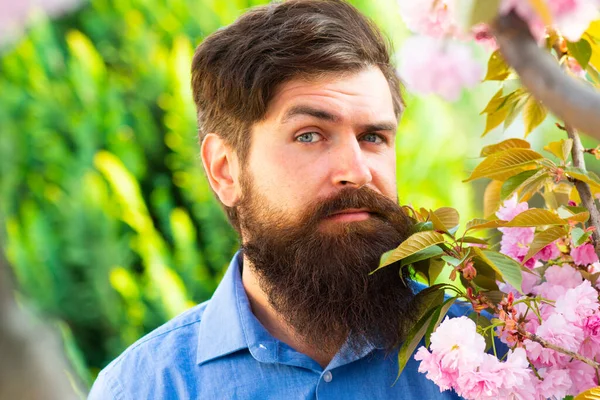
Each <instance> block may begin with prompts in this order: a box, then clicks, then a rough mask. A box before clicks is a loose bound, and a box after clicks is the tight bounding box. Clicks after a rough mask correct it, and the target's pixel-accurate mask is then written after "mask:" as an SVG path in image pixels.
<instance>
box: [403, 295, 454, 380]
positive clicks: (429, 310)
mask: <svg viewBox="0 0 600 400" xmlns="http://www.w3.org/2000/svg"><path fill="white" fill-rule="evenodd" d="M436 286H437V285H436ZM432 288H433V287H431V288H427V289H432ZM427 289H424V290H422V291H421V292H419V293H417V295H416V297H415V300H414V301H416V302H417V304H419V308H420V310H423V312H422V313H420V314H421V315H422V317H421V318H419V321H418V322H417V323H416V324H415V325H414V326H413V327H412V328H411V329H410V331H409V332H408V335H407V336H406V339H405V340H404V342H403V343H402V346H400V350H399V351H398V377H397V378H396V380H398V378H400V375H401V374H402V371H403V370H404V367H406V363H407V362H408V360H409V359H410V357H411V356H412V354H413V353H414V351H415V349H416V348H417V346H418V345H419V343H420V342H421V339H423V336H425V332H426V331H427V327H428V326H429V322H430V321H431V318H432V316H433V313H434V312H435V309H436V308H437V307H438V306H439V305H440V304H442V302H443V301H444V291H443V289H439V288H437V289H434V290H427Z"/></svg>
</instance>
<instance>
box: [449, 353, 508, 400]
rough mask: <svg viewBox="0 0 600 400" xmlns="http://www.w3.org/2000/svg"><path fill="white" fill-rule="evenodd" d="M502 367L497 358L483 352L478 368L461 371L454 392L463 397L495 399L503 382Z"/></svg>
mask: <svg viewBox="0 0 600 400" xmlns="http://www.w3.org/2000/svg"><path fill="white" fill-rule="evenodd" d="M502 367H503V364H502V363H501V362H500V361H499V360H498V358H496V357H495V356H492V355H491V354H485V355H484V358H483V362H482V363H481V364H480V365H479V367H478V368H476V369H470V370H467V371H461V374H460V376H459V377H458V379H457V381H456V392H457V393H458V394H459V395H460V396H462V397H464V398H465V399H497V398H498V395H499V391H500V388H501V387H502V384H503V382H502V378H503V376H502V375H501V374H500V372H501V370H502Z"/></svg>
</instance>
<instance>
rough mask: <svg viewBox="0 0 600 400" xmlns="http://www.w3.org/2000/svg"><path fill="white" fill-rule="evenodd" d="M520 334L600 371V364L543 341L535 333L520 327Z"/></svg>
mask: <svg viewBox="0 0 600 400" xmlns="http://www.w3.org/2000/svg"><path fill="white" fill-rule="evenodd" d="M518 331H519V334H521V335H522V336H523V337H525V338H526V339H529V340H531V341H532V342H536V343H539V344H540V345H541V346H542V347H545V348H547V349H551V350H554V351H556V352H559V353H561V354H565V355H567V356H569V357H571V358H573V359H575V360H579V361H581V362H584V363H586V364H587V365H589V366H592V367H594V368H595V369H596V371H600V363H597V362H596V361H594V360H590V359H589V358H587V357H584V356H582V355H580V354H578V353H575V352H573V351H570V350H567V349H563V348H562V347H560V346H557V345H555V344H552V343H550V342H548V341H547V340H545V339H542V338H541V337H539V336H537V335H534V334H533V333H530V332H527V331H526V330H525V329H523V328H521V327H519V328H518Z"/></svg>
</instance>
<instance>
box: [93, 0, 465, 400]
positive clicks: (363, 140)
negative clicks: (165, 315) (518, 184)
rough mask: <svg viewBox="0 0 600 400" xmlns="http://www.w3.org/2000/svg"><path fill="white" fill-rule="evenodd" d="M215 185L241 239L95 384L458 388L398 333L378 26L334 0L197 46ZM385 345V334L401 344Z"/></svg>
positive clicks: (406, 302) (251, 392)
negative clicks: (424, 365)
mask: <svg viewBox="0 0 600 400" xmlns="http://www.w3.org/2000/svg"><path fill="white" fill-rule="evenodd" d="M192 88H193V93H194V100H195V102H196V106H197V110H198V122H199V132H200V140H201V156H202V161H203V165H204V168H205V170H206V174H207V176H208V179H209V181H210V184H211V186H212V188H213V190H214V192H215V194H216V195H217V197H218V199H219V201H220V202H221V203H222V204H223V206H224V208H225V210H226V212H227V215H228V217H229V219H230V221H231V223H232V225H233V226H234V227H235V228H236V230H237V231H238V233H239V234H240V237H241V242H242V246H241V247H242V248H241V251H240V252H239V253H238V254H236V255H235V257H234V259H233V260H232V262H231V265H230V266H229V269H228V271H227V273H226V275H225V277H224V278H223V281H222V282H221V284H220V286H219V288H218V289H217V290H216V292H215V294H214V296H213V298H212V299H211V300H210V301H208V302H206V303H203V304H201V305H199V306H197V307H195V308H193V309H191V310H189V311H187V312H186V313H184V314H182V315H180V316H178V317H176V318H175V319H173V320H172V321H170V322H168V323H167V324H165V325H164V326H162V327H160V328H158V329H157V330H155V331H154V332H152V333H150V334H149V335H147V336H146V337H144V338H143V339H141V340H140V341H138V342H137V343H136V344H134V345H133V346H131V347H130V348H129V349H128V350H127V351H125V353H124V354H122V355H121V356H120V357H119V358H117V359H116V360H115V361H113V363H111V364H110V365H109V366H108V367H107V368H106V369H105V370H104V371H103V372H102V373H101V374H100V376H99V377H98V380H97V381H96V383H95V385H94V388H93V390H92V393H91V396H90V398H92V399H136V400H137V399H313V398H319V399H341V398H358V399H363V398H390V399H391V398H397V399H413V398H414V399H416V398H419V399H427V398H440V397H444V398H455V395H454V394H452V393H449V392H444V393H441V394H440V391H439V389H438V388H437V387H436V386H434V385H433V384H432V383H431V382H430V381H428V380H426V379H425V376H424V375H422V374H420V373H418V372H417V368H418V365H417V363H416V362H415V361H414V360H412V359H411V361H409V363H408V366H407V368H406V369H405V371H404V372H403V374H402V376H400V378H399V380H398V381H397V382H396V383H395V384H394V381H395V379H396V375H397V372H398V369H397V368H398V366H397V361H396V355H395V354H394V349H397V346H398V344H399V343H400V342H401V341H402V340H403V338H404V337H405V334H406V332H407V331H408V330H409V329H410V327H411V326H412V325H413V324H414V323H415V319H416V315H415V314H416V312H415V304H414V303H413V298H414V294H413V291H414V288H413V287H412V286H407V284H405V282H410V280H409V279H406V278H408V276H407V275H406V273H403V274H402V276H400V275H399V273H398V268H397V267H396V268H394V267H389V268H386V269H383V270H381V271H378V272H377V273H375V274H373V275H369V272H371V271H373V270H374V269H375V268H376V267H377V266H378V263H379V258H380V256H381V254H382V253H384V252H385V251H387V250H390V249H392V248H394V247H396V246H398V245H399V244H400V243H401V242H402V241H403V240H404V239H405V238H406V237H407V235H408V232H409V229H410V222H409V220H408V218H407V217H406V215H405V214H404V213H403V212H402V209H401V208H400V207H399V206H398V205H397V193H396V184H395V182H396V174H395V171H396V163H395V161H396V159H395V148H394V139H395V135H396V130H397V127H398V120H399V118H400V116H401V114H402V110H403V103H402V99H401V97H400V85H399V81H398V78H397V76H396V74H395V70H394V67H393V66H392V65H391V63H390V58H389V51H388V47H387V46H386V42H385V40H384V39H383V38H382V36H381V34H380V32H379V31H378V30H377V28H376V27H375V26H374V25H373V24H372V23H371V22H370V21H369V20H367V19H366V18H365V17H364V16H362V15H361V14H360V13H359V12H358V11H357V10H356V9H354V8H353V7H352V6H350V5H349V4H347V3H345V2H343V1H342V0H290V1H287V2H283V3H277V4H271V5H268V6H265V7H258V8H254V9H252V10H250V11H248V12H247V13H246V14H244V15H243V16H242V17H241V18H240V19H238V20H237V21H236V22H235V23H234V24H232V25H231V26H229V27H227V28H224V29H222V30H219V31H218V32H216V33H214V34H213V35H211V36H209V37H208V38H206V39H205V40H204V42H203V43H202V44H201V45H200V46H199V47H198V49H197V50H196V53H195V56H194V60H193V65H192ZM396 352H397V350H396Z"/></svg>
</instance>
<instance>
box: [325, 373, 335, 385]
mask: <svg viewBox="0 0 600 400" xmlns="http://www.w3.org/2000/svg"><path fill="white" fill-rule="evenodd" d="M332 379H333V375H332V374H331V372H330V371H325V373H324V374H323V380H324V381H325V382H327V383H329V382H331V380H332Z"/></svg>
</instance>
